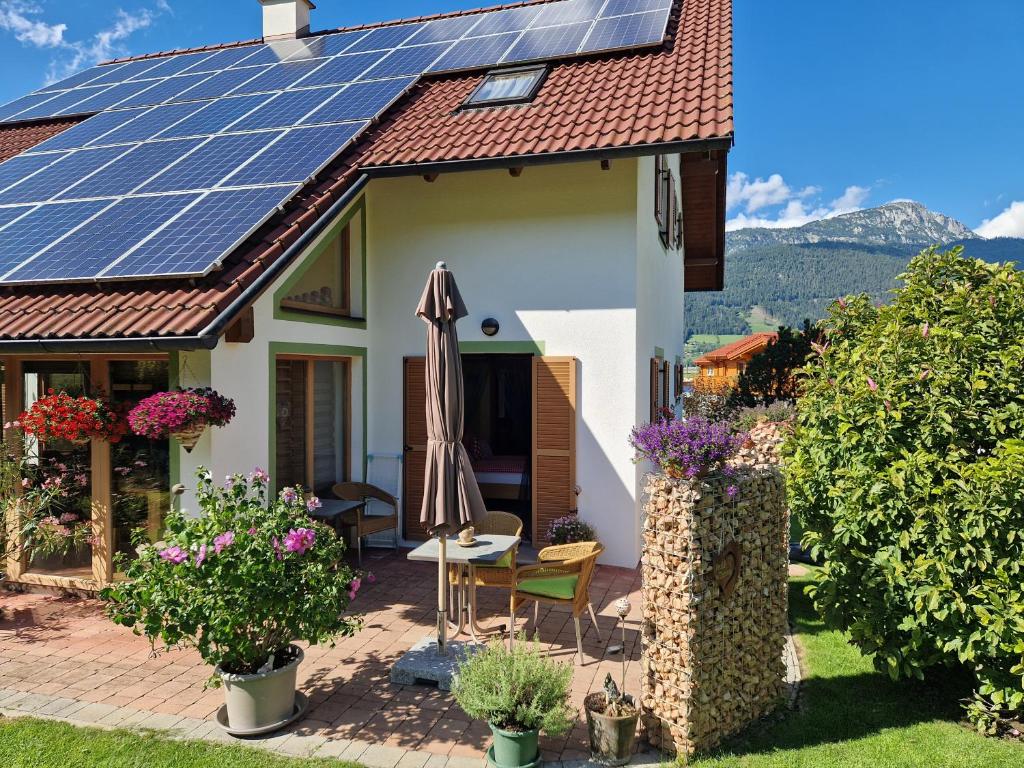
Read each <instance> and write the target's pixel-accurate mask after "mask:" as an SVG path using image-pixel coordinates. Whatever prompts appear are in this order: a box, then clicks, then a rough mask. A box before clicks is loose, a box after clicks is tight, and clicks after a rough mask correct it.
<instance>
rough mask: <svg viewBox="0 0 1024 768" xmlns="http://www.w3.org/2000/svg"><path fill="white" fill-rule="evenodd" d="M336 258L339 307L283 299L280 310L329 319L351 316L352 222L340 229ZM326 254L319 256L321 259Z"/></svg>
mask: <svg viewBox="0 0 1024 768" xmlns="http://www.w3.org/2000/svg"><path fill="white" fill-rule="evenodd" d="M337 239H338V257H339V258H340V259H341V287H340V288H341V306H339V307H325V306H322V305H320V304H310V303H309V302H305V301H299V300H298V299H289V298H283V299H281V301H280V305H281V308H282V309H288V310H291V311H293V312H303V313H306V314H310V315H327V316H330V317H351V316H352V222H351V221H349V222H348V223H347V224H345V226H344V227H342V229H341V231H340V232H339V233H338V235H337ZM326 255H327V254H321V256H320V258H323V257H324V256H326Z"/></svg>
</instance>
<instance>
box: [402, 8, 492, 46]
mask: <svg viewBox="0 0 1024 768" xmlns="http://www.w3.org/2000/svg"><path fill="white" fill-rule="evenodd" d="M480 19H481V15H480V14H477V15H475V16H456V17H454V18H451V19H435V20H434V21H429V22H427V24H426V25H425V26H424V27H423V28H422V29H421V30H420V31H419V32H417V33H416V34H415V35H413V36H412V37H411V38H409V40H407V41H406V43H405V44H406V45H420V44H421V43H443V42H445V41H446V40H447V41H452V40H458V39H459V38H460V37H462V36H463V35H466V34H472V33H471V32H470V30H471V29H472V28H473V27H474V26H475V25H476V24H477V22H479V21H480Z"/></svg>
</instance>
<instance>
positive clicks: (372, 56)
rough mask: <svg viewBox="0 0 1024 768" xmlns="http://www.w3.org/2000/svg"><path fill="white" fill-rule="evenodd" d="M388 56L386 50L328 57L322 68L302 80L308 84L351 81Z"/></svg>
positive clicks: (330, 83)
mask: <svg viewBox="0 0 1024 768" xmlns="http://www.w3.org/2000/svg"><path fill="white" fill-rule="evenodd" d="M385 56H387V52H386V51H371V52H369V53H353V54H348V55H345V56H336V57H335V58H333V59H328V60H327V63H326V64H324V65H323V66H322V67H320V69H318V70H316V71H315V72H313V73H312V74H311V75H309V76H308V77H306V78H305V79H304V80H303V81H302V86H303V87H305V86H307V85H332V84H334V83H351V82H352V81H354V80H355V79H356V78H358V77H359V75H361V74H362V73H363V72H365V71H366V70H367V69H369V68H370V67H372V66H373V65H374V64H376V63H377V62H378V61H380V60H381V59H383V58H384V57H385Z"/></svg>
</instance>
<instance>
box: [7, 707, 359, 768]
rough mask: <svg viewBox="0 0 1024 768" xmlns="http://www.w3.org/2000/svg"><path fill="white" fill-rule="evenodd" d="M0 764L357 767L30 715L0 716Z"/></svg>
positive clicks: (41, 767)
mask: <svg viewBox="0 0 1024 768" xmlns="http://www.w3.org/2000/svg"><path fill="white" fill-rule="evenodd" d="M0 765H2V766H4V768H51V767H52V768H86V767H87V766H88V767H89V768H92V766H104V768H143V766H144V767H145V768H211V766H216V768H326V767H327V766H333V768H360V766H359V764H358V763H345V762H339V761H337V760H312V759H310V760H301V759H297V758H286V757H279V756H277V755H273V754H270V753H268V752H266V751H264V750H261V749H256V748H253V747H240V746H234V745H221V744H211V743H209V742H202V741H175V740H171V739H168V738H165V737H162V736H160V735H158V734H152V735H140V734H136V733H131V732H129V731H107V730H100V729H98V728H77V727H75V726H73V725H69V724H68V723H62V722H57V721H54V720H39V719H36V718H30V717H18V718H6V719H0Z"/></svg>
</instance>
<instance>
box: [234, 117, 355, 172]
mask: <svg viewBox="0 0 1024 768" xmlns="http://www.w3.org/2000/svg"><path fill="white" fill-rule="evenodd" d="M365 126H366V123H347V124H344V125H323V126H318V127H316V128H294V129H292V130H290V131H288V133H286V134H285V135H284V136H283V137H282V138H281V139H280V140H278V141H275V142H274V143H273V144H272V145H271V146H270V147H269V148H268V149H267V151H266V152H263V153H262V154H260V155H258V156H257V157H255V158H253V160H252V162H250V163H249V164H247V165H245V166H244V167H242V168H241V169H239V170H238V171H237V172H236V173H234V174H232V175H231V176H229V177H228V178H227V179H225V180H224V182H223V186H226V187H230V186H247V185H255V184H260V185H266V184H279V183H281V182H285V181H305V180H306V179H308V178H310V177H311V176H313V175H314V174H315V173H317V172H318V171H319V170H320V169H321V168H322V167H323V166H324V164H325V163H327V162H328V161H329V160H330V159H331V158H332V157H334V156H335V155H337V154H338V153H339V152H340V151H341V149H342V148H343V147H344V146H345V145H346V144H348V142H349V141H351V140H352V138H353V137H354V136H355V135H356V134H357V133H359V132H360V131H361V130H362V129H363V128H364V127H365Z"/></svg>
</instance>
